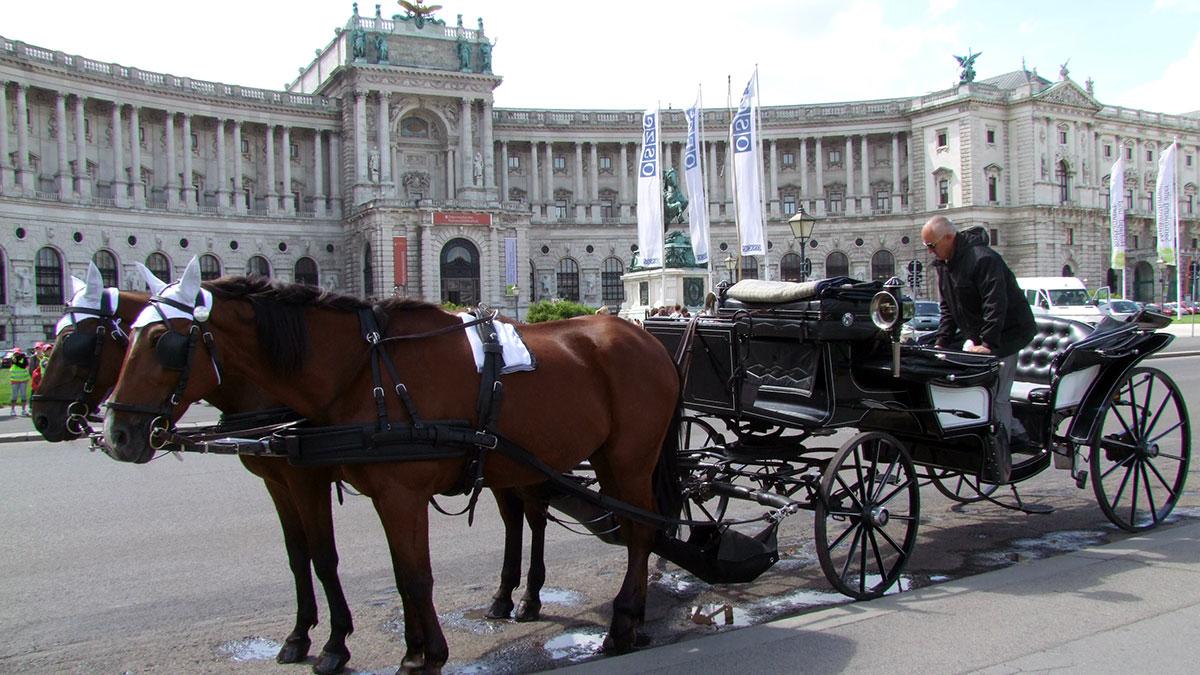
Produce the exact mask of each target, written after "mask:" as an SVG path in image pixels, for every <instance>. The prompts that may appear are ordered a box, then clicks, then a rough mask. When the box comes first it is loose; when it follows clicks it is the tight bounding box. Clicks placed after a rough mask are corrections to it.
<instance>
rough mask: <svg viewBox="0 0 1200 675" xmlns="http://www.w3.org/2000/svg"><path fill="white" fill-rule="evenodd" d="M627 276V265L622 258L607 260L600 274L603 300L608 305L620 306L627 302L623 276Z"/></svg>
mask: <svg viewBox="0 0 1200 675" xmlns="http://www.w3.org/2000/svg"><path fill="white" fill-rule="evenodd" d="M623 274H625V263H623V262H621V259H620V258H605V259H604V269H603V270H602V271H601V272H600V289H601V299H602V300H603V301H604V304H606V305H619V304H621V303H622V302H624V301H625V286H623V285H622V284H621V275H623Z"/></svg>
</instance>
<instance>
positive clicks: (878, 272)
mask: <svg viewBox="0 0 1200 675" xmlns="http://www.w3.org/2000/svg"><path fill="white" fill-rule="evenodd" d="M894 276H896V257H895V256H893V255H892V252H891V251H888V250H879V251H876V252H875V255H873V256H871V280H872V281H887V280H888V279H891V278H892V277H894Z"/></svg>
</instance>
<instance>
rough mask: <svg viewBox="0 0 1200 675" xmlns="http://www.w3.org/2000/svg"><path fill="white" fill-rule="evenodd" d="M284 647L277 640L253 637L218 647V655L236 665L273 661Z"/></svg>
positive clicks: (232, 641) (231, 641)
mask: <svg viewBox="0 0 1200 675" xmlns="http://www.w3.org/2000/svg"><path fill="white" fill-rule="evenodd" d="M282 646H283V645H281V644H279V643H278V642H276V641H275V640H269V639H267V638H261V637H254V636H251V637H245V638H242V639H241V640H230V641H229V642H224V643H222V644H220V645H218V646H217V655H218V656H221V657H223V658H227V659H229V660H230V661H233V662H235V663H245V662H248V661H273V660H275V655H276V654H278V653H279V649H280V648H281V647H282Z"/></svg>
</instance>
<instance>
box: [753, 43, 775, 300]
mask: <svg viewBox="0 0 1200 675" xmlns="http://www.w3.org/2000/svg"><path fill="white" fill-rule="evenodd" d="M754 96H755V98H757V99H758V105H757V106H756V107H755V108H754V124H755V127H756V131H757V133H756V134H755V135H756V136H757V138H756V139H755V141H756V142H755V144H754V154H755V155H756V160H757V162H758V212H759V214H765V213H766V204H765V202H766V200H765V199H764V196H763V192H764V191H765V190H766V185H765V184H764V183H763V176H764V175H765V174H766V171H765V168H766V167H764V166H763V137H762V89H760V88H759V86H758V64H757V63H756V64H754ZM769 222H770V221H769V220H768V219H767V218H766V216H765V215H763V238H764V239H766V241H765V242H764V243H763V280H764V281H770V280H771V228H769V227H767V224H768V223H769Z"/></svg>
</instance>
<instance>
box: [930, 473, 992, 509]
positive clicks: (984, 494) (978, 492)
mask: <svg viewBox="0 0 1200 675" xmlns="http://www.w3.org/2000/svg"><path fill="white" fill-rule="evenodd" d="M929 482H931V483H933V487H935V488H937V491H938V492H940V493H942V494H943V495H945V496H946V498H947V499H950V500H953V501H956V502H958V503H960V504H974V503H975V502H979V501H983V500H984V499H987V498H988V497H991V496H992V494H993V493H994V492H996V488H998V487H1000V486H999V485H994V484H992V483H984V482H982V481H980V480H979V477H978V476H972V475H971V474H969V473H963V472H962V471H954V470H951V469H933V468H931V469H929Z"/></svg>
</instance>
